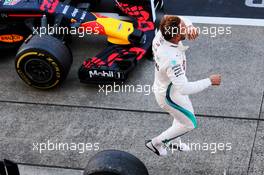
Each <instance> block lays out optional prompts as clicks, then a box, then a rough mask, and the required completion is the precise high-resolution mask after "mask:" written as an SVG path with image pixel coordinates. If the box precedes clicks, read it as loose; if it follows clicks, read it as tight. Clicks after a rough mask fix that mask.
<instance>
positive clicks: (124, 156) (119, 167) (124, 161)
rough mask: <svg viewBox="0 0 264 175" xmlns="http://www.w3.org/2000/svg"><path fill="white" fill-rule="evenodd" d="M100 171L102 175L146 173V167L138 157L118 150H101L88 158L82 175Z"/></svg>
mask: <svg viewBox="0 0 264 175" xmlns="http://www.w3.org/2000/svg"><path fill="white" fill-rule="evenodd" d="M100 173H101V174H102V175H135V174H136V175H148V171H147V168H146V167H145V165H144V164H143V163H142V162H141V161H140V160H139V159H138V158H136V157H135V156H133V155H131V154H129V153H126V152H123V151H118V150H106V151H102V152H99V153H97V154H96V155H95V156H94V157H92V158H91V159H90V161H89V163H88V165H87V166H86V168H85V171H84V175H99V174H100ZM103 173H105V174H103ZM107 173H108V174H107ZM111 173H112V174H111Z"/></svg>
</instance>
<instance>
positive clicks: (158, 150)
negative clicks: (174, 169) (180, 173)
mask: <svg viewBox="0 0 264 175" xmlns="http://www.w3.org/2000/svg"><path fill="white" fill-rule="evenodd" d="M145 146H146V147H147V148H148V149H149V150H151V151H152V152H154V153H155V154H157V155H158V156H163V157H165V156H167V155H168V151H167V148H166V146H165V145H161V146H155V145H153V143H152V140H148V141H146V142H145Z"/></svg>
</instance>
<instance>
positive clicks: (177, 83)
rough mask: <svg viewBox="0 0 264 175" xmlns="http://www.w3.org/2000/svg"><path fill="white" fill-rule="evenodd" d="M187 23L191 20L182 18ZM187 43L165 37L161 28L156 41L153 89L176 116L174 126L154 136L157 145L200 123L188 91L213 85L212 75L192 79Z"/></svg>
mask: <svg viewBox="0 0 264 175" xmlns="http://www.w3.org/2000/svg"><path fill="white" fill-rule="evenodd" d="M181 19H182V20H184V22H185V23H186V25H187V26H189V25H192V23H191V22H190V21H189V20H187V19H183V18H181ZM187 49H188V47H187V46H183V44H182V43H181V42H179V44H173V43H171V42H169V41H166V40H165V39H164V38H163V36H162V34H161V32H158V33H157V35H156V37H155V38H154V41H153V48H152V50H153V53H154V60H155V62H156V68H155V81H154V85H153V87H154V93H155V97H156V100H157V102H158V104H159V106H160V107H161V108H162V109H164V110H165V111H167V112H168V113H169V114H170V115H171V116H172V117H173V118H174V121H173V124H172V126H171V127H170V128H169V129H167V130H166V131H164V132H163V133H162V134H161V135H159V136H157V137H155V138H154V139H153V143H154V144H155V145H156V146H159V144H160V145H161V144H163V143H165V144H167V143H169V142H170V141H172V140H174V139H175V138H177V137H179V136H181V135H183V134H185V133H187V132H189V131H191V130H192V129H194V128H196V127H197V121H196V117H195V115H194V110H193V106H192V103H191V101H190V99H189V96H188V95H191V94H194V93H198V92H200V91H202V90H204V89H206V88H207V87H209V86H210V85H211V81H210V79H209V78H206V79H203V80H199V81H195V82H189V81H188V79H187V77H186V75H185V72H186V55H185V51H186V50H187Z"/></svg>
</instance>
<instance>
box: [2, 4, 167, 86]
mask: <svg viewBox="0 0 264 175" xmlns="http://www.w3.org/2000/svg"><path fill="white" fill-rule="evenodd" d="M114 2H115V4H116V10H117V12H118V14H120V15H123V16H124V15H125V16H127V18H126V19H128V20H119V19H116V18H110V17H106V16H103V15H101V14H100V13H96V9H97V7H98V4H99V3H100V0H74V1H71V0H64V1H61V0H0V49H9V48H16V47H19V46H20V48H19V50H18V52H17V55H16V59H15V67H16V71H17V73H18V75H19V76H20V78H21V79H22V80H23V81H24V82H25V83H26V84H28V85H30V86H32V87H35V88H39V89H50V88H53V87H56V86H58V85H59V84H61V83H62V82H63V81H64V80H65V78H66V77H67V74H68V72H69V70H70V67H71V64H72V60H73V58H72V54H71V50H70V48H69V47H68V42H69V40H70V39H69V38H70V35H71V34H72V32H71V31H72V30H75V32H76V31H77V32H88V33H93V34H99V35H106V36H107V41H108V43H109V44H108V47H107V48H106V49H105V50H103V51H102V52H100V53H98V54H97V55H96V56H94V57H92V58H86V59H85V61H84V62H83V64H82V65H81V67H80V69H79V78H80V81H81V82H84V83H112V82H114V81H115V82H119V81H125V80H126V79H127V77H128V74H129V72H131V71H132V70H133V69H134V67H135V66H136V65H137V63H138V61H139V60H141V59H142V58H143V57H144V56H146V55H147V54H148V53H150V52H151V44H152V39H153V37H154V34H155V22H157V19H158V18H157V12H158V11H162V8H163V1H162V0H114ZM91 11H93V12H91Z"/></svg>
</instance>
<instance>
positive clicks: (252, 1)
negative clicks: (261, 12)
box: [245, 0, 264, 8]
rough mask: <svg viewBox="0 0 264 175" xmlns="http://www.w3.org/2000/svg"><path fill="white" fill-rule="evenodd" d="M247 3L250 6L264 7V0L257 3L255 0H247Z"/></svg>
mask: <svg viewBox="0 0 264 175" xmlns="http://www.w3.org/2000/svg"><path fill="white" fill-rule="evenodd" d="M245 4H246V6H249V7H257V8H264V0H261V2H259V3H256V1H255V0H246V2H245Z"/></svg>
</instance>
